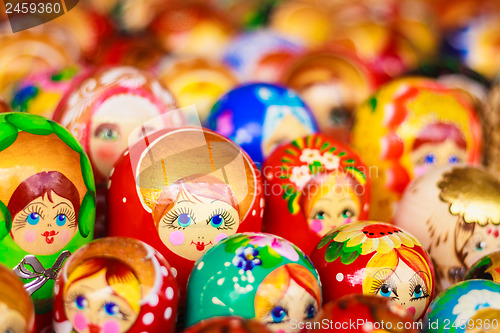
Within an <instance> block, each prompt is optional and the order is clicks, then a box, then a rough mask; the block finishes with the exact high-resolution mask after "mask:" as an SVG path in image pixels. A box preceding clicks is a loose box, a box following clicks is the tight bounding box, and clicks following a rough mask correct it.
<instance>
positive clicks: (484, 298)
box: [453, 289, 500, 323]
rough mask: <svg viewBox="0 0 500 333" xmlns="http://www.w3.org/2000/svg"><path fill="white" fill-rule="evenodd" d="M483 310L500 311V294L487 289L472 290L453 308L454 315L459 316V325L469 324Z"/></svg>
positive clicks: (457, 320)
mask: <svg viewBox="0 0 500 333" xmlns="http://www.w3.org/2000/svg"><path fill="white" fill-rule="evenodd" d="M483 308H495V309H500V293H498V292H494V291H490V290H485V289H483V290H478V289H474V290H471V291H469V292H468V293H467V294H465V295H463V296H461V297H460V298H459V299H458V304H457V305H455V307H454V308H453V314H454V315H456V316H457V319H456V322H457V323H467V321H468V320H469V319H471V318H472V317H474V315H475V314H476V313H477V312H478V311H479V310H480V309H483Z"/></svg>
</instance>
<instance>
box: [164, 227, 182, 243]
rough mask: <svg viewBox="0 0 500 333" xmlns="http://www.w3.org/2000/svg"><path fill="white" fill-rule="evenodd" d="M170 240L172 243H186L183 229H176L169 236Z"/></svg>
mask: <svg viewBox="0 0 500 333" xmlns="http://www.w3.org/2000/svg"><path fill="white" fill-rule="evenodd" d="M168 240H169V241H170V243H172V245H181V244H182V243H184V234H183V233H182V231H179V230H176V231H174V232H172V233H171V234H170V236H168Z"/></svg>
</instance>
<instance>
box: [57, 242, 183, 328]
mask: <svg viewBox="0 0 500 333" xmlns="http://www.w3.org/2000/svg"><path fill="white" fill-rule="evenodd" d="M54 295H55V296H54V331H55V333H87V332H103V333H108V332H114V333H125V332H129V333H139V332H164V333H173V332H174V331H175V320H176V317H177V305H178V301H179V291H178V288H177V282H176V280H175V277H174V273H173V271H172V269H171V267H170V265H169V263H168V262H167V261H166V260H165V259H164V258H163V256H162V255H161V254H160V253H159V252H158V251H156V250H155V249H154V248H152V247H151V246H149V245H147V244H145V243H144V242H141V241H139V240H136V239H133V238H125V237H105V238H100V239H98V240H96V241H94V242H92V243H90V244H87V245H86V246H84V247H82V248H80V249H79V250H78V251H77V252H75V253H74V255H72V256H71V257H70V258H69V259H68V260H67V262H66V263H65V264H64V266H63V269H62V270H61V273H60V274H59V276H58V278H57V282H56V285H55V288H54Z"/></svg>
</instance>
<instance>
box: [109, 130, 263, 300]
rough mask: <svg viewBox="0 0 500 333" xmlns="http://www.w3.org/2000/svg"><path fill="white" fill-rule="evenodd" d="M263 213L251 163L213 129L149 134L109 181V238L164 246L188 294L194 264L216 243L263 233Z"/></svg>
mask: <svg viewBox="0 0 500 333" xmlns="http://www.w3.org/2000/svg"><path fill="white" fill-rule="evenodd" d="M263 209H264V198H263V193H262V188H261V182H260V177H259V174H258V170H257V169H256V167H255V165H254V164H253V162H252V161H251V159H250V158H249V157H248V155H246V154H245V153H244V152H243V151H242V150H241V149H240V148H239V147H238V146H237V145H236V144H234V143H233V142H231V141H230V140H228V139H227V138H225V137H223V136H221V135H220V134H217V133H215V132H213V131H210V130H207V129H199V128H182V129H177V130H170V131H168V130H164V131H157V132H154V133H152V134H151V135H148V136H146V137H145V139H144V140H141V141H138V142H137V143H136V144H135V145H133V146H131V148H130V149H128V150H126V151H125V153H124V154H123V155H122V157H121V158H120V159H119V160H118V162H117V163H116V165H115V168H114V171H113V173H112V176H111V178H110V182H109V234H110V235H112V236H128V237H135V238H138V239H140V240H142V241H144V242H146V243H148V244H150V245H151V246H154V247H155V248H156V249H158V251H160V253H162V254H163V256H164V257H165V258H166V259H167V260H168V261H169V263H170V264H171V265H172V266H173V268H175V269H176V270H177V272H178V276H177V278H178V282H179V286H180V288H181V290H182V289H184V288H185V284H186V281H187V278H188V275H189V272H190V271H191V268H192V267H193V265H194V263H195V261H196V260H197V259H198V258H199V257H200V256H201V255H202V254H203V253H205V252H206V251H207V250H208V249H209V248H211V247H212V246H213V245H214V244H216V243H217V242H219V241H220V240H222V239H224V238H226V237H228V236H230V235H232V234H234V233H236V232H244V231H260V229H261V223H262V216H263V213H264V211H263ZM124 221H127V223H124Z"/></svg>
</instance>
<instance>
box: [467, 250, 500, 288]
mask: <svg viewBox="0 0 500 333" xmlns="http://www.w3.org/2000/svg"><path fill="white" fill-rule="evenodd" d="M464 279H465V280H472V279H482V280H491V281H495V282H500V250H497V251H495V252H491V253H489V254H487V255H485V256H484V257H482V258H480V259H478V260H477V261H476V262H475V263H474V264H473V265H472V266H471V267H470V268H469V270H468V271H467V273H465V277H464Z"/></svg>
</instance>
